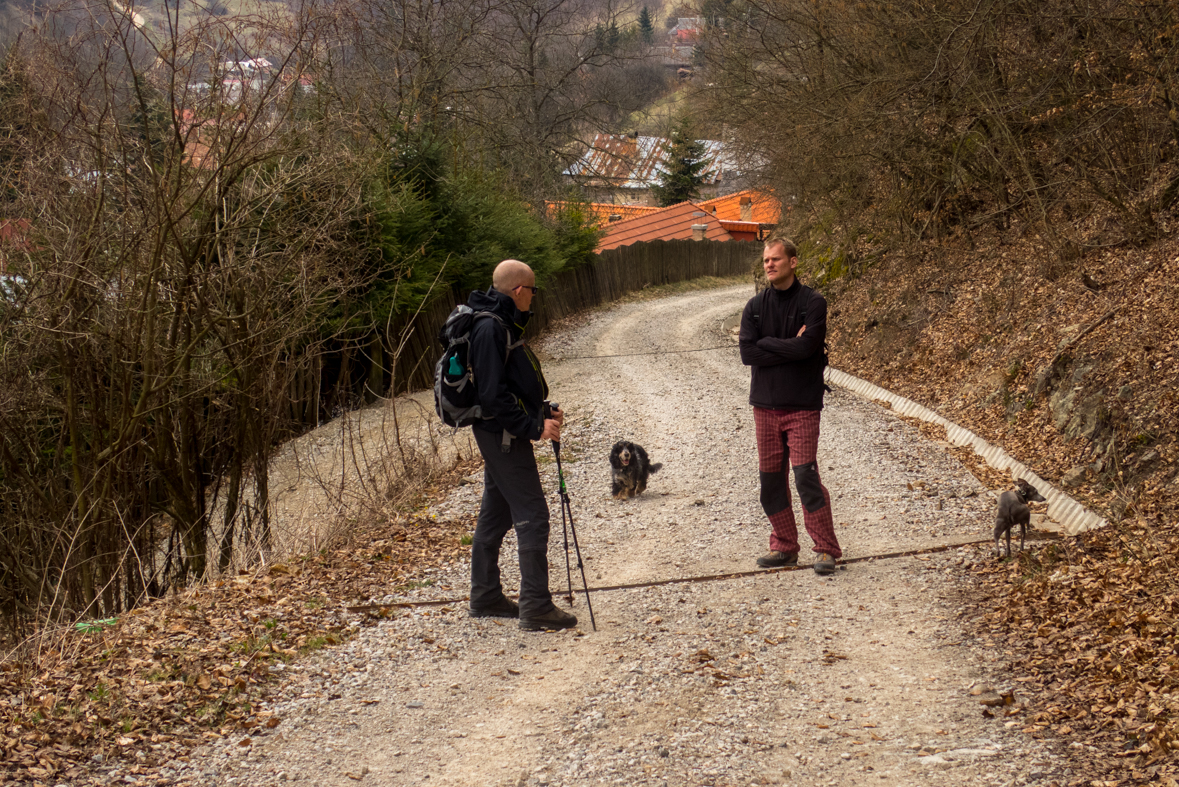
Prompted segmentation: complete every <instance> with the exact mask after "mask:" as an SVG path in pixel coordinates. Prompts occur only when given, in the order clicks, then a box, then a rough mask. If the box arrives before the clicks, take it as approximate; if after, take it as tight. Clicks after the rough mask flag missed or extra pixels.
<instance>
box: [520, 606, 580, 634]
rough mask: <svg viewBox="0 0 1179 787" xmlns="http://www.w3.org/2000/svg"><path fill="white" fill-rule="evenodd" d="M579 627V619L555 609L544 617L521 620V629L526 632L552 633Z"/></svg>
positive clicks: (538, 616)
mask: <svg viewBox="0 0 1179 787" xmlns="http://www.w3.org/2000/svg"><path fill="white" fill-rule="evenodd" d="M576 625H577V618H576V617H575V616H573V615H570V614H569V613H568V612H566V611H565V610H563V609H559V608H557V607H553V608H552V609H551V610H550V611H548V612H546V613H544V614H543V615H537V616H536V617H533V618H520V628H521V629H523V630H524V631H551V630H553V629H571V628H573V627H574V626H576Z"/></svg>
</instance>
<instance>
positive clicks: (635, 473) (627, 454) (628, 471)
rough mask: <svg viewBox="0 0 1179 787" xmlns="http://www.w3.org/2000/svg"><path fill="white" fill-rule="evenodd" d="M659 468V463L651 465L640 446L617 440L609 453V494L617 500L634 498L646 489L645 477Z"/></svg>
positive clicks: (661, 465)
mask: <svg viewBox="0 0 1179 787" xmlns="http://www.w3.org/2000/svg"><path fill="white" fill-rule="evenodd" d="M661 467H663V463H661V462H656V463H654V464H651V460H650V459H649V458H647V452H646V451H644V450H643V447H642V446H641V445H636V444H634V443H632V442H630V441H629V440H619V441H618V442H617V443H615V444H614V449H613V450H612V451H610V471H611V472H610V477H611V482H612V483H611V484H610V494H612V495H614V497H615V499H617V500H626V499H628V498H631V497H634V496H635V495H637V494H639V493H640V492H642V491H643V490H644V489H646V488H647V477H648V476H650V475H651V474H652V473H656V472H658V471H659V468H661Z"/></svg>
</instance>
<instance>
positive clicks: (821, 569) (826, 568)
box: [815, 552, 835, 577]
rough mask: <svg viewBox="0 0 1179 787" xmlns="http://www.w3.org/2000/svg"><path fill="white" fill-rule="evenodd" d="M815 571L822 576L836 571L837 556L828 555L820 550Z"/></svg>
mask: <svg viewBox="0 0 1179 787" xmlns="http://www.w3.org/2000/svg"><path fill="white" fill-rule="evenodd" d="M815 573H816V574H818V575H819V576H821V577H825V576H827V575H828V574H834V573H835V558H833V557H831V556H830V555H828V554H827V553H826V552H820V553H819V557H818V558H817V559H816V560H815Z"/></svg>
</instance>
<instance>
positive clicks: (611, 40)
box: [606, 22, 622, 53]
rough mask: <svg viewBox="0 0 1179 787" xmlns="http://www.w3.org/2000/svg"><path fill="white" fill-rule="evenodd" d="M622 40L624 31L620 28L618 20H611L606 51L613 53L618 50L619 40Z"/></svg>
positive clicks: (607, 30)
mask: <svg viewBox="0 0 1179 787" xmlns="http://www.w3.org/2000/svg"><path fill="white" fill-rule="evenodd" d="M621 40H622V33H621V32H620V31H619V30H618V22H611V23H610V27H608V28H607V29H606V51H607V52H610V53H613V52H615V51H617V50H618V42H619V41H621Z"/></svg>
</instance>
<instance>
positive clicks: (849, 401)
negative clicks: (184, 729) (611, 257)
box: [174, 286, 1076, 787]
mask: <svg viewBox="0 0 1179 787" xmlns="http://www.w3.org/2000/svg"><path fill="white" fill-rule="evenodd" d="M751 294H752V293H751V291H750V289H749V288H748V287H745V286H742V287H729V288H726V289H720V290H708V291H699V292H694V293H690V294H686V295H678V296H674V297H668V298H664V299H659V300H647V301H641V302H631V303H626V304H622V305H618V306H615V307H612V308H609V309H606V310H602V311H598V312H595V313H593V314H591V315H588V316H585V317H583V318H580V319H579V320H577V321H576V324H571V325H569V326H567V327H566V328H564V329H563V330H560V331H558V332H554V333H552V334H551V335H550V336H549V337H547V339H546V341H545V342H544V343H543V344H542V346H541V347H540V348H539V349H540V350H541V352H542V357H544V358H545V359H546V361H545V370H546V374H547V376H548V378H549V382H550V385H551V387H552V391H553V397H554V398H555V399H556V400H558V401H560V402H561V403H562V405H563V406H564V407H565V409H566V412H567V421H566V430H565V435H564V444H563V451H562V463H563V465H564V468H565V474H566V478H567V481H568V488H569V490H570V494H571V496H572V501H573V512H574V516H575V517H576V527H577V535H578V537H579V540H580V544H581V549H582V553H583V555H584V557H585V565H586V572H587V576H588V578H589V582H590V584H591V585H616V584H623V583H637V582H646V581H653V580H666V579H674V578H684V577H693V576H701V575H712V574H719V573H725V572H734V571H748V570H750V569H753V568H755V565H754V563H753V561H754V559H755V558H756V557H757V556H758V555H761V554H763V553H764V552H765V551H767V549H768V525H767V524H766V523H765V520H764V516H763V515H762V513H761V511H760V507H759V505H758V502H757V457H756V447H755V445H754V435H753V416H752V412H751V410H750V407H749V405H748V401H747V397H748V384H749V375H748V371H747V370H746V369H745V367H743V366H742V365H741V363H740V359H739V357H738V354H737V350H736V344H735V337H734V335H733V334H732V332H731V330H730V328H731V326H732V325H733V324H734V322H735V319H736V316H737V315H738V314H739V312H740V310H741V308H742V306H743V305H744V303H745V301H746V300H747V299H748V297H749V296H750V295H751ZM716 345H726V346H725V347H724V348H723V349H717V350H708V351H704V352H686V353H685V352H680V353H676V352H674V351H684V350H692V349H695V348H701V347H712V346H716ZM655 350H658V351H662V352H665V353H667V354H661V355H630V356H627V355H625V354H627V353H644V352H651V351H655ZM572 356H598V357H594V358H590V359H576V360H575V359H572V358H571V357H572ZM600 356H618V357H600ZM827 402H828V406H827V409H826V410H825V411H824V415H823V433H822V439H821V441H820V445H819V461H820V465H821V468H822V472H823V478H824V482H825V483H826V485H827V487H828V488H829V489H830V491H831V494H832V498H833V499H832V504H833V506H834V510H835V520H836V530H837V533H838V535H839V538H840V541H841V543H842V545H843V548H844V550H845V558H862V557H868V556H871V555H879V554H885V553H890V552H897V551H900V550H906V549H917V548H922V547H928V546H934V545H939V544H958V543H964V542H969V541H976V540H979V539H985V538H986V537H987V535H988V533H989V530H990V523H991V521H992V517H993V513H992V512H993V506H994V501H993V498H992V497H991V495H990V494H989V493H988V492H986V490H985V489H984V488H983V487H982V486H981V485H980V484H979V483H978V482H977V481H976V480H975V479H974V478H973V477H972V476H971V475H970V474H969V473H968V472H967V471H966V470H965V469H964V468H963V467H962V466H961V465H960V464H959V463H958V462H957V461H956V460H955V459H954V458H953V457H952V456H951V455H950V453H949V452H948V450H947V446H946V445H945V444H939V443H934V442H930V441H928V440H926V439H924V438H923V437H922V436H921V435H920V434H919V433H918V432H917V430H916V429H914V428H913V427H911V426H910V425H908V424H906V423H905V422H903V421H901V420H899V419H898V418H896V417H895V416H894V415H893V414H892V413H891V412H889V411H888V410H886V409H883V408H881V407H879V406H877V405H875V404H872V403H870V402H865V401H863V400H861V399H858V398H856V397H855V396H854V395H852V394H850V393H848V392H846V391H841V390H836V391H835V392H834V393H832V394H831V395H830V396H829V397H828V400H827ZM620 438H628V439H631V440H634V441H636V442H638V443H641V444H642V445H644V446H645V447H646V448H647V450H648V452H649V453H650V455H651V457H652V460H653V461H658V462H663V463H664V469H663V471H662V472H660V473H659V474H658V475H656V476H654V477H653V478H652V482H651V484H650V486H649V488H648V490H647V492H646V493H644V494H643V495H642V496H641V497H639V498H636V499H633V500H630V501H616V500H613V499H612V498H611V497H610V494H609V485H610V482H609V469H608V465H607V461H606V457H607V455H608V453H609V450H610V446H611V445H612V444H613V443H614V441H615V440H617V439H620ZM540 448H541V447H540V446H539V445H538V455H540V456H542V457H545V460H544V463H543V465H542V471H543V473H544V474H545V477H546V485H547V487H548V488H550V489H555V487H556V481H555V466H554V465H553V463H552V462H551V461H550V459H551V451H550V450H549V449H548V448H547V447H545V448H544V449H543V450H540ZM470 481H471V483H468V484H466V485H463V486H460V487H458V488H457V489H455V490H454V491H453V493H451V494H450V495H449V497H448V498H447V499H446V500H445V502H444V503H442V504H441V505H440V506H439V508H438V509H437V511H436V513H437V514H438V516H440V517H441V516H446V515H448V514H451V513H455V512H472V511H475V510H477V508H478V501H479V496H480V494H481V477H476V478H472V479H470ZM796 505H797V503H796ZM551 508H552V512H553V516H554V526H553V533H554V537H553V539H552V541H551V555H550V560H551V564H552V569H551V576H552V582H553V587H554V588H557V587H560V588H562V589H563V588H564V586H565V568H564V567H565V554H564V550H563V548H562V538H561V521H560V510H559V505H558V503H557V500H556V497H555V495H554V498H553V502H552V505H551ZM799 521H800V522H801V513H800V515H799ZM802 543H803V556H802V559H803V562H809V559H810V555H811V553H810V546H811V544H810V541H809V539H808V538H807V537H806V536H805V533H804V534H803V536H802ZM987 554H988V553H987V552H986V551H985V549H978V548H975V547H961V548H955V549H952V550H950V551H947V552H942V553H939V554H933V555H920V556H914V557H909V558H898V559H889V560H878V561H870V560H866V561H863V562H857V563H853V564H851V565H849V566H844V567H841V570H839V571H837V572H836V573H835V575H834V576H831V577H826V578H823V577H819V576H817V575H815V574H814V572H813V571H811V570H810V569H809V568H803V569H799V570H795V571H784V572H765V573H762V574H759V575H757V576H753V577H746V578H738V579H729V580H723V581H712V582H697V583H675V584H667V585H662V586H656V587H647V588H638V589H629V590H618V591H609V592H601V593H597V594H595V595H594V596H593V598H592V601H593V605H594V612H595V614H596V618H597V626H598V630H597V631H596V632H594V631H593V630H592V629H591V627H590V621H589V616H588V614H587V611H586V606H585V601H584V596H583V595H580V594H579V595H578V596H577V598H576V602H575V605H574V607H573V611H574V612H575V613H576V614H577V615H578V617H579V618H580V619H581V622H582V625H581V628H580V630H577V631H569V632H562V633H525V632H521V631H519V630H518V629H517V628H516V626H515V625H514V621H499V620H486V619H481V620H471V619H469V618H468V617H467V616H466V610H465V606H464V605H462V604H456V605H453V606H446V607H441V608H439V607H435V608H417V609H414V610H406V611H400V612H398V613H397V616H396V617H394V618H392V619H390V620H387V621H384V622H382V623H381V624H379V625H377V626H374V627H368V628H360V629H359V630H357V632H356V634H355V636H353V637H352V638H350V639H349V640H348V642H347V644H345V645H343V646H341V647H338V648H333V649H329V650H325V651H322V652H320V653H319V654H318V655H317V656H315V657H311V658H308V659H305V660H302V661H300V662H297V663H295V664H293V665H290V666H288V667H287V671H288V673H289V679H288V682H287V684H286V686H285V688H284V689H283V690H282V691H281V692H280V696H279V697H278V698H277V699H276V702H275V703H274V705H273V706H272V708H271V710H273V711H274V713H275V715H276V716H278V717H279V718H280V719H281V723H280V724H279V725H278V726H277V727H275V728H274V729H273V730H269V731H266V732H264V733H262V734H254V735H253V736H252V737H251V739H250V740H249V742H248V743H247V742H244V741H242V740H241V739H234V740H227V741H218V742H216V743H212V744H210V745H208V746H206V747H202V748H201V749H199V750H198V751H197V752H195V753H194V755H193V756H192V757H191V758H189V761H188V762H183V763H182V762H177V763H175V767H174V774H175V778H176V780H177V782H179V783H193V784H198V783H199V784H209V783H212V784H223V785H228V784H245V785H269V784H277V783H289V782H295V783H300V784H316V785H352V784H356V783H361V784H374V785H401V784H405V785H410V784H413V785H418V784H427V785H429V784H434V785H480V786H483V785H575V784H576V785H580V784H586V785H590V784H624V785H669V786H671V785H691V786H692V787H698V786H700V785H712V786H714V787H720V786H721V785H748V784H778V783H786V782H792V783H802V784H822V785H837V784H838V785H858V784H887V785H966V784H970V785H976V784H987V785H990V784H994V785H1023V784H1040V785H1051V784H1053V783H1061V784H1064V783H1066V782H1067V780H1068V778H1067V776H1068V757H1069V755H1074V756H1075V754H1076V753H1075V752H1071V751H1069V750H1064V749H1060V748H1056V747H1057V746H1058V744H1052V743H1050V742H1048V741H1042V740H1035V739H1033V738H1031V737H1030V736H1028V735H1026V734H1025V733H1024V732H1023V731H1022V728H1023V727H1024V726H1025V725H1026V722H1025V721H1024V720H1023V713H1022V710H1021V705H1020V702H1021V696H1020V689H1019V686H1020V684H1019V683H1018V682H1014V677H1015V676H1012V675H1009V674H1004V673H1002V672H1001V671H1000V670H1001V667H1002V665H1003V664H1004V661H1005V656H1004V654H1003V653H1001V652H995V651H993V650H987V649H985V648H983V647H982V645H981V643H980V642H979V641H978V640H975V639H974V638H973V636H972V634H971V631H972V630H973V629H972V621H971V617H972V616H974V615H977V614H978V611H977V610H975V609H974V608H973V607H971V606H970V605H969V603H968V599H969V596H970V593H971V589H972V580H971V579H970V577H969V574H968V573H967V572H966V571H965V570H964V568H965V567H967V566H969V565H970V564H971V563H972V562H974V561H976V560H981V559H988V558H987ZM504 555H505V559H504V561H503V564H504V567H505V580H506V584H508V585H509V586H510V587H514V585H515V582H516V577H517V576H518V575H517V574H516V572H515V571H514V567H513V566H512V563H513V562H514V541H512V540H511V538H510V537H509V541H508V543H507V544H506V545H505V551H504ZM467 571H468V567H467V566H466V565H464V564H456V565H454V566H452V567H451V568H449V569H446V570H443V571H440V572H435V573H433V574H431V575H430V576H429V577H428V579H429V580H430V583H431V584H430V585H429V586H428V587H423V588H419V589H418V590H415V591H413V595H412V597H413V598H419V599H428V598H456V597H461V596H463V595H465V592H466V586H467V576H468V575H467ZM574 572H575V576H576V569H574ZM576 584H580V582H579V581H578V582H577V583H576ZM509 592H510V590H509ZM403 598H404V597H403ZM391 599H392V597H389V598H388V599H384V600H391ZM1010 692H1013V695H1009V702H1012V703H1013V704H1008V705H999V706H997V707H987V706H985V705H983V704H981V701H983V700H989V701H1000V702H1001V701H1002V700H999V696H997V695H1002V694H1009V693H1010Z"/></svg>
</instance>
